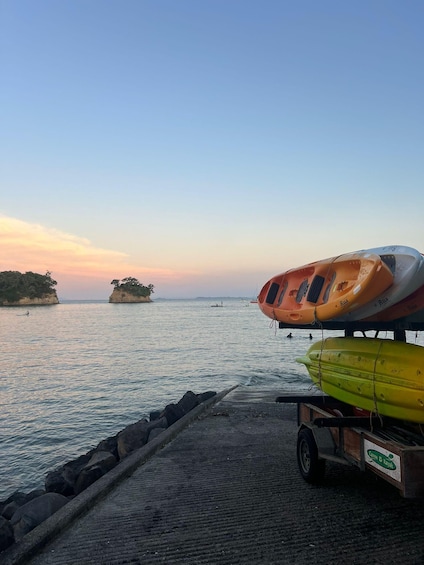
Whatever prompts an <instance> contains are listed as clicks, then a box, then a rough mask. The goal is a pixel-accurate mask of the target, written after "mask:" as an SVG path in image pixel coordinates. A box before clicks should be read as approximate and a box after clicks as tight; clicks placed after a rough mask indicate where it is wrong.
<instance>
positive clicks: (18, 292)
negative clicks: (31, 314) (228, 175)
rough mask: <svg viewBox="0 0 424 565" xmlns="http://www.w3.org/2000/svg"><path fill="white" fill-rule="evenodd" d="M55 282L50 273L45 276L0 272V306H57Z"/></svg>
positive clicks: (30, 272)
mask: <svg viewBox="0 0 424 565" xmlns="http://www.w3.org/2000/svg"><path fill="white" fill-rule="evenodd" d="M56 285H57V282H56V281H55V280H53V279H52V277H51V273H50V272H49V271H47V273H46V274H45V275H40V274H39V273H33V272H32V271H28V272H26V273H20V272H19V271H2V272H0V306H34V305H37V306H38V305H50V304H59V299H58V297H57V293H56V289H55V288H54V287H55V286H56Z"/></svg>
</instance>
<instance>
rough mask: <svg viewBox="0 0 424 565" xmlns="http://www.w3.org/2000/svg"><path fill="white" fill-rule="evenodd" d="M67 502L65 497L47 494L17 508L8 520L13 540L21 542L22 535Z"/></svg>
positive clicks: (53, 493) (52, 493) (51, 493)
mask: <svg viewBox="0 0 424 565" xmlns="http://www.w3.org/2000/svg"><path fill="white" fill-rule="evenodd" d="M67 502H68V499H67V498H66V497H65V496H63V495H61V494H58V493H55V492H48V493H46V494H43V495H42V496H39V497H38V498H34V499H33V500H30V501H29V502H27V503H26V504H24V505H23V506H21V507H20V508H18V509H17V510H16V512H15V513H14V514H13V516H12V518H11V520H10V523H11V525H12V527H13V532H14V536H15V540H16V541H19V540H21V539H22V538H23V537H24V535H26V534H27V533H28V532H30V531H31V530H33V529H34V528H35V527H36V526H38V525H39V524H41V523H42V522H44V520H47V518H49V517H50V516H51V515H52V514H54V513H55V512H57V511H58V510H59V508H62V506H64V505H65V504H66V503H67Z"/></svg>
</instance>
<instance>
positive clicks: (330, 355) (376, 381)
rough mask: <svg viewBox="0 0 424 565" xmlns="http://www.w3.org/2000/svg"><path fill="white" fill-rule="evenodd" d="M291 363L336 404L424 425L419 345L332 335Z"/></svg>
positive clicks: (423, 359)
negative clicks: (302, 367) (302, 369)
mask: <svg viewBox="0 0 424 565" xmlns="http://www.w3.org/2000/svg"><path fill="white" fill-rule="evenodd" d="M296 361H298V362H299V363H303V364H304V365H305V366H306V368H307V370H308V372H309V375H310V377H311V379H312V381H313V382H314V383H315V384H316V385H317V386H318V387H319V388H320V389H321V390H322V391H323V392H325V393H326V394H328V395H330V396H332V397H334V398H336V399H337V400H341V401H342V402H346V403H347V404H350V405H352V406H356V407H358V408H361V409H363V410H368V411H369V412H373V413H376V414H380V415H381V416H390V417H392V418H397V419H400V420H405V421H410V422H415V423H421V424H423V423H424V347H421V346H419V345H414V344H411V343H406V342H402V341H394V340H390V339H379V338H366V337H332V338H327V339H325V340H321V341H317V342H315V343H314V344H312V346H311V347H310V348H309V350H308V351H307V353H306V355H304V356H303V357H300V358H298V359H296Z"/></svg>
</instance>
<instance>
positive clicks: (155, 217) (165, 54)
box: [0, 0, 424, 299]
mask: <svg viewBox="0 0 424 565" xmlns="http://www.w3.org/2000/svg"><path fill="white" fill-rule="evenodd" d="M423 27H424V3H423V2H422V1H421V0H420V1H418V0H408V1H407V2H399V1H398V0H396V1H395V0H367V1H358V2H340V0H337V1H336V0H321V1H319V2H317V1H316V0H302V1H299V2H292V1H287V0H261V1H259V0H123V1H117V0H63V1H57V0H37V1H34V0H19V1H18V2H17V1H15V0H0V56H1V88H0V187H1V198H0V271H5V270H18V271H21V272H25V271H35V272H41V273H45V272H46V271H50V272H51V273H52V277H53V278H54V279H55V280H57V281H58V285H57V291H58V295H59V299H107V298H108V296H109V295H110V293H111V290H112V287H111V286H110V282H111V281H112V280H113V279H116V278H118V279H121V278H124V277H126V276H133V277H136V278H138V279H139V280H140V282H142V283H143V284H146V285H147V284H153V285H154V286H155V294H154V296H153V298H155V297H158V298H159V297H161V298H192V297H193V298H194V297H196V296H247V297H253V296H255V295H256V294H257V293H258V292H259V290H260V288H261V287H262V285H263V284H264V283H265V282H266V281H267V280H268V279H269V278H270V277H272V276H273V275H275V274H277V273H280V272H283V271H285V270H287V269H289V268H292V267H296V266H299V265H302V264H304V263H307V262H310V261H315V260H318V259H322V258H325V257H329V256H332V255H338V254H341V253H345V252H349V251H354V250H357V249H364V248H370V247H379V246H384V245H408V246H411V247H415V248H416V249H419V250H420V251H422V252H424V221H423V210H424V190H423V186H424V113H423V110H422V107H423V100H424V60H423V59H424V34H423V32H422V30H423Z"/></svg>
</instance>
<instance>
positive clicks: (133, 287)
mask: <svg viewBox="0 0 424 565" xmlns="http://www.w3.org/2000/svg"><path fill="white" fill-rule="evenodd" d="M110 284H113V290H121V291H125V292H128V294H132V295H133V296H150V295H151V294H152V293H153V292H154V290H153V289H154V285H152V284H148V285H147V286H144V284H141V282H139V281H138V280H137V279H135V278H134V277H125V278H124V279H122V280H119V279H113V281H112V282H111V283H110Z"/></svg>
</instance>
